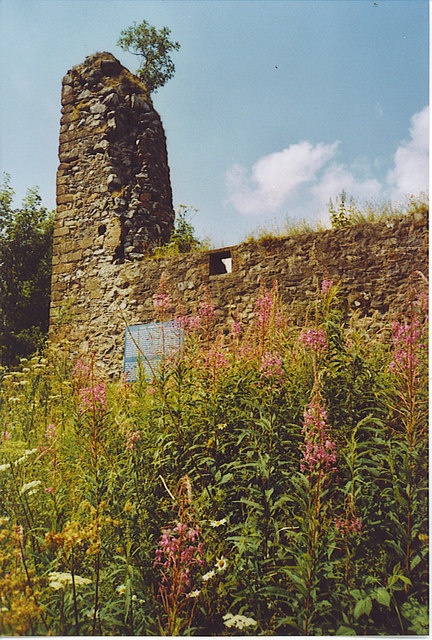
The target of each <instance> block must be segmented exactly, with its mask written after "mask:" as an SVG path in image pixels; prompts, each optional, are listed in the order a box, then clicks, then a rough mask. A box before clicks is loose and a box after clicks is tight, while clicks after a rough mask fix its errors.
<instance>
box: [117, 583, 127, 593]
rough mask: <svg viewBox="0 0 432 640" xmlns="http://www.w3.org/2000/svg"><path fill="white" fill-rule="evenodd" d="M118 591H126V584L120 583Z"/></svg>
mask: <svg viewBox="0 0 432 640" xmlns="http://www.w3.org/2000/svg"><path fill="white" fill-rule="evenodd" d="M116 591H117V593H126V585H125V584H119V586H118V587H117V589H116Z"/></svg>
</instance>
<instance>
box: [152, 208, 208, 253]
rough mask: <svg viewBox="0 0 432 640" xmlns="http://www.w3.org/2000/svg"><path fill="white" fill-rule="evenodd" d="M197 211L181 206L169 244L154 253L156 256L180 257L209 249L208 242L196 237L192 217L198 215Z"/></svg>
mask: <svg viewBox="0 0 432 640" xmlns="http://www.w3.org/2000/svg"><path fill="white" fill-rule="evenodd" d="M197 211H198V209H195V208H194V207H188V206H186V205H184V204H181V205H180V206H179V208H178V211H177V215H176V218H175V221H174V229H173V230H172V232H171V236H170V239H169V242H167V243H166V244H164V245H162V246H161V247H157V249H156V250H155V251H154V255H155V256H157V257H162V256H167V255H178V254H179V253H189V252H191V251H198V250H205V249H208V248H209V244H208V242H207V241H205V240H204V241H203V240H199V239H198V238H197V237H196V235H195V229H194V227H193V225H192V222H191V215H192V214H194V213H197Z"/></svg>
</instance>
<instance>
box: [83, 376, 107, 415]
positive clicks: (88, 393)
mask: <svg viewBox="0 0 432 640" xmlns="http://www.w3.org/2000/svg"><path fill="white" fill-rule="evenodd" d="M80 396H81V407H80V412H81V413H85V412H86V411H95V412H96V413H103V412H104V411H106V385H105V383H103V382H99V383H98V384H94V385H92V386H91V387H83V388H82V389H80Z"/></svg>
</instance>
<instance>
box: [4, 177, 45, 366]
mask: <svg viewBox="0 0 432 640" xmlns="http://www.w3.org/2000/svg"><path fill="white" fill-rule="evenodd" d="M13 197H14V191H13V189H12V188H11V187H10V178H9V176H7V175H5V176H4V179H3V183H2V185H1V187H0V363H2V364H4V365H12V364H14V363H16V362H17V360H18V358H20V357H24V356H28V355H29V354H31V353H32V352H34V351H35V350H36V349H38V348H40V347H41V346H42V345H43V342H44V339H45V336H46V334H47V331H48V314H49V297H50V285H51V256H52V248H51V245H52V228H53V216H52V214H51V213H49V212H48V211H47V209H46V208H45V207H43V206H42V204H41V198H40V196H39V194H38V192H37V189H29V190H28V193H27V196H26V197H25V198H24V200H23V202H22V204H21V206H20V207H18V208H14V207H13V205H12V202H13Z"/></svg>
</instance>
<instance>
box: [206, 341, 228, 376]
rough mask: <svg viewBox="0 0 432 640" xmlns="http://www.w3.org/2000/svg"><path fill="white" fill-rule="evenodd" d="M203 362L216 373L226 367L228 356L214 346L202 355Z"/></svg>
mask: <svg viewBox="0 0 432 640" xmlns="http://www.w3.org/2000/svg"><path fill="white" fill-rule="evenodd" d="M204 364H205V366H206V367H207V369H211V370H212V371H213V372H214V373H215V374H216V373H217V372H220V371H223V370H224V369H226V367H227V366H228V358H227V357H226V355H225V354H224V353H223V352H222V351H221V350H220V349H218V348H217V347H215V348H213V349H210V350H209V351H208V352H207V353H206V354H205V355H204Z"/></svg>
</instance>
